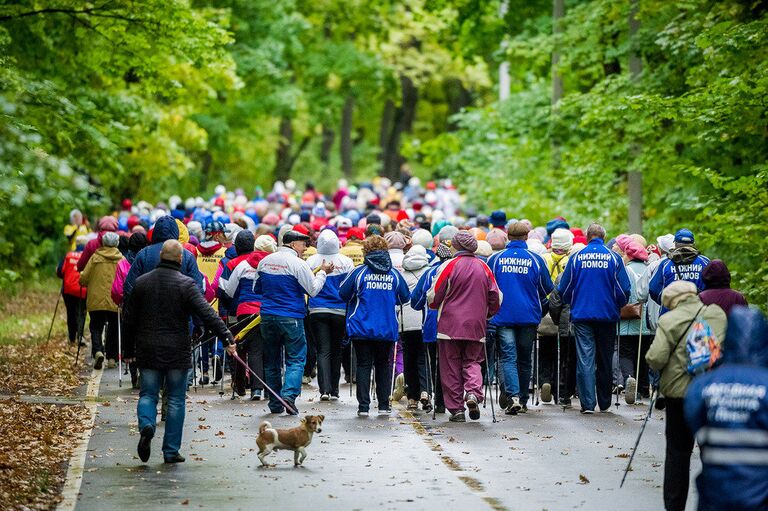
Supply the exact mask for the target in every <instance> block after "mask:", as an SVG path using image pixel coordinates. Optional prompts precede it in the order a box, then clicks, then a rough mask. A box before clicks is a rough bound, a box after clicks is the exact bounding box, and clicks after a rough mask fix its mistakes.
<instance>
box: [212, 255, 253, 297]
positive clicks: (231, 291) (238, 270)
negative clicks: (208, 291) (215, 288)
mask: <svg viewBox="0 0 768 511" xmlns="http://www.w3.org/2000/svg"><path fill="white" fill-rule="evenodd" d="M244 264H245V265H248V261H242V262H241V263H240V264H238V265H237V266H236V267H235V269H234V271H233V272H232V274H231V275H230V276H229V278H228V279H226V280H225V279H221V280H219V289H220V290H222V291H223V292H224V294H226V295H227V296H229V297H230V298H234V297H235V292H236V291H237V287H238V285H239V284H240V278H241V277H242V275H243V271H245V267H244V266H243V265H244Z"/></svg>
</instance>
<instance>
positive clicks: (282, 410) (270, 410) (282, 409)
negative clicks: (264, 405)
mask: <svg viewBox="0 0 768 511" xmlns="http://www.w3.org/2000/svg"><path fill="white" fill-rule="evenodd" d="M284 411H285V408H283V407H282V406H281V407H280V408H270V409H269V413H274V414H275V415H278V414H281V413H283V412H284Z"/></svg>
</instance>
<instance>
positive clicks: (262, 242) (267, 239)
mask: <svg viewBox="0 0 768 511" xmlns="http://www.w3.org/2000/svg"><path fill="white" fill-rule="evenodd" d="M253 245H254V246H253V248H254V250H258V251H260V252H270V253H272V252H274V251H276V250H277V243H275V239H274V238H273V237H272V236H270V235H269V234H262V235H261V236H259V237H258V238H256V241H255V242H254V244H253Z"/></svg>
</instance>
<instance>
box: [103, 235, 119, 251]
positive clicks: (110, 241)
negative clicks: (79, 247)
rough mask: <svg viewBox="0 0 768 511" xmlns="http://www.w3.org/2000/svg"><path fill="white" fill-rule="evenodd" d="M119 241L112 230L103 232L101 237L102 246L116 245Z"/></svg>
mask: <svg viewBox="0 0 768 511" xmlns="http://www.w3.org/2000/svg"><path fill="white" fill-rule="evenodd" d="M119 243H120V236H118V235H117V234H116V233H114V232H105V233H104V236H102V237H101V246H102V247H116V246H117V245H118V244H119Z"/></svg>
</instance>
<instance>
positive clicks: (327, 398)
mask: <svg viewBox="0 0 768 511" xmlns="http://www.w3.org/2000/svg"><path fill="white" fill-rule="evenodd" d="M330 400H331V396H329V395H328V394H323V395H322V396H320V401H330Z"/></svg>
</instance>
